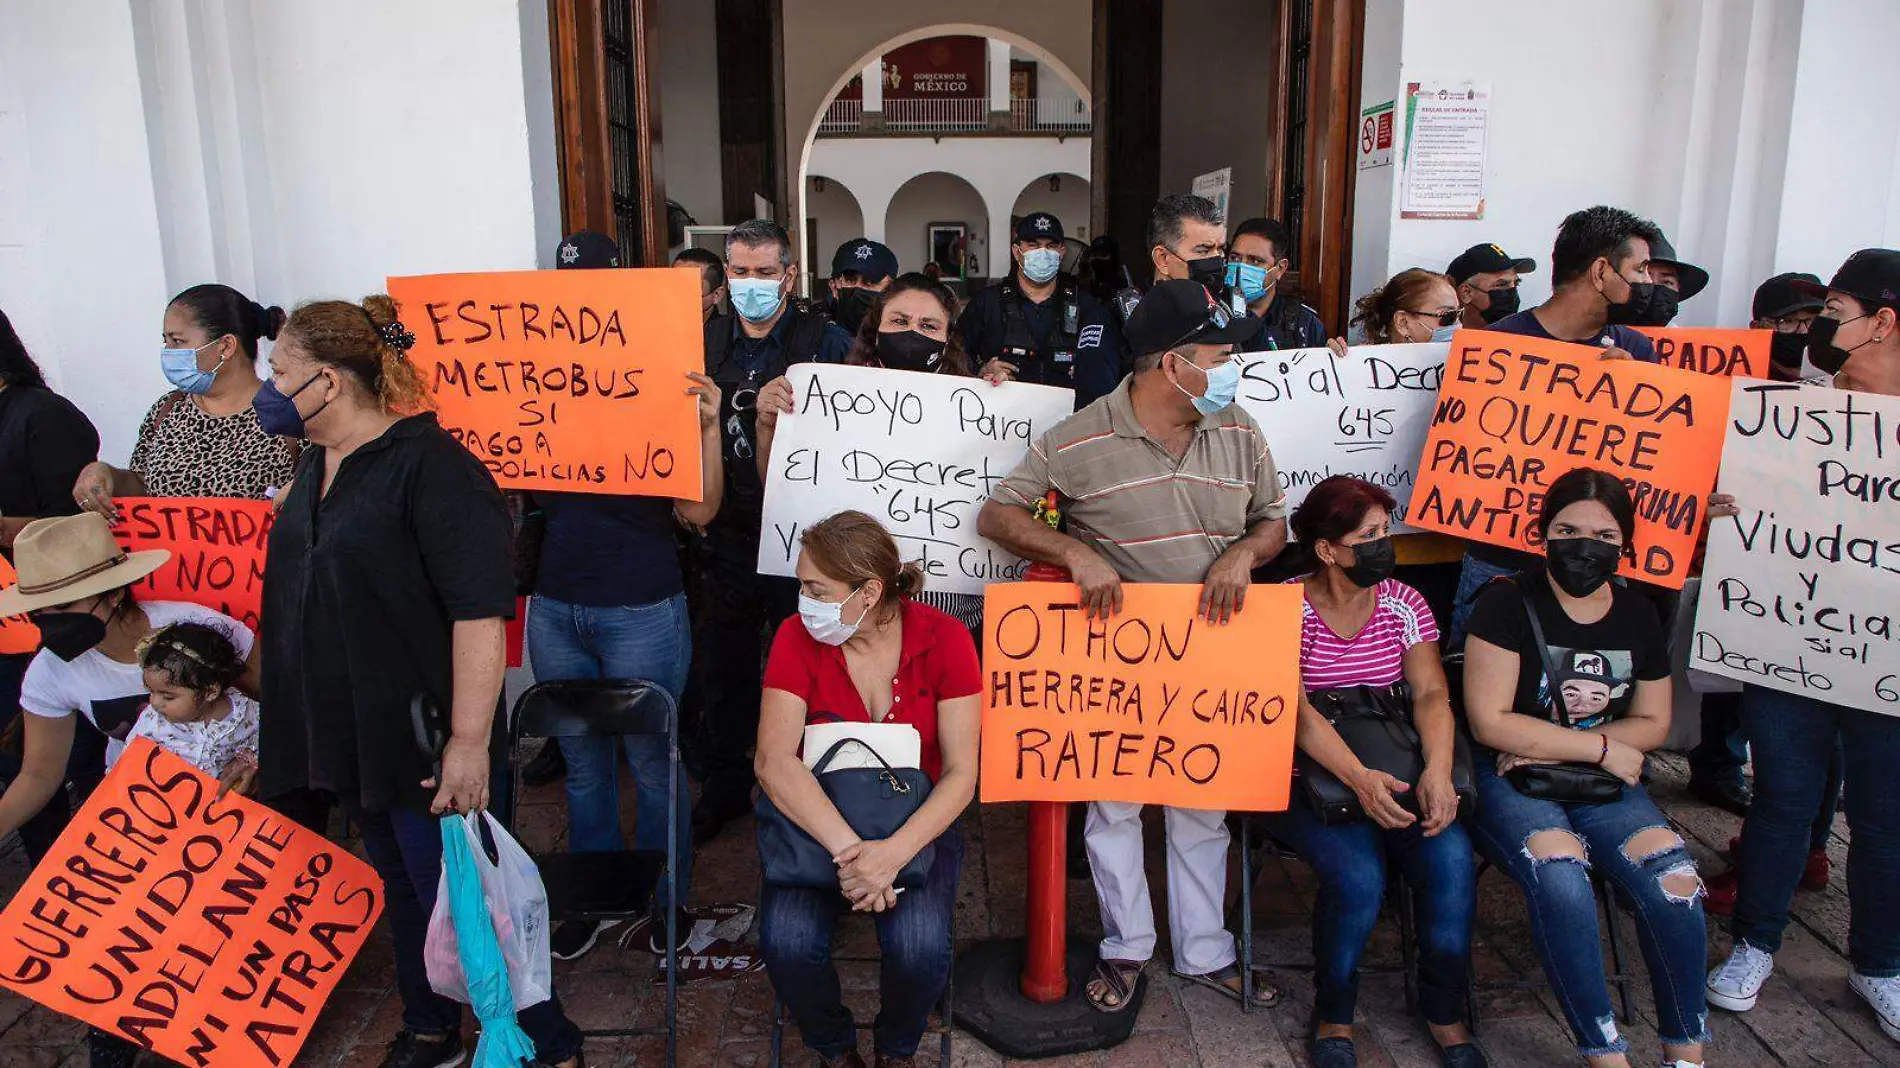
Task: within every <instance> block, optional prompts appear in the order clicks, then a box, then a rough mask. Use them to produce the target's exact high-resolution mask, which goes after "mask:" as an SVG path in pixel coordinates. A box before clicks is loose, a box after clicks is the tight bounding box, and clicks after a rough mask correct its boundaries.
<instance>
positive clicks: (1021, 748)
mask: <svg viewBox="0 0 1900 1068" xmlns="http://www.w3.org/2000/svg"><path fill="white" fill-rule="evenodd" d="M1303 596H1304V595H1303V594H1302V593H1301V592H1300V587H1299V586H1298V585H1277V584H1276V585H1263V586H1254V587H1253V588H1251V589H1249V590H1248V591H1247V602H1246V606H1245V607H1244V608H1243V609H1242V610H1241V611H1240V613H1239V614H1238V615H1236V616H1234V617H1233V618H1232V619H1231V620H1229V621H1228V622H1226V623H1224V624H1213V623H1209V622H1208V621H1207V619H1206V618H1205V616H1204V615H1203V614H1202V613H1201V611H1200V599H1201V587H1200V586H1199V585H1160V584H1124V585H1123V586H1122V597H1123V601H1122V609H1121V611H1119V612H1118V613H1116V614H1115V615H1114V616H1112V617H1110V618H1108V619H1089V618H1087V617H1085V616H1084V615H1083V613H1082V604H1081V597H1080V594H1079V593H1078V591H1077V589H1076V587H1075V586H1073V585H1071V584H1069V583H1058V582H1010V583H998V584H996V585H994V586H991V587H990V588H989V589H988V590H987V591H986V592H985V594H984V600H983V650H984V655H983V671H984V674H985V679H984V684H983V732H982V739H983V744H982V760H981V762H980V763H981V765H982V771H981V775H980V776H979V781H980V782H981V783H982V791H983V801H984V802H985V803H989V802H995V801H1132V802H1137V803H1141V804H1153V805H1177V806H1180V807H1182V808H1201V809H1217V810H1227V811H1236V812H1278V811H1281V810H1283V809H1285V808H1286V806H1287V796H1288V793H1289V789H1290V785H1291V779H1292V774H1293V735H1294V729H1295V724H1296V722H1297V721H1298V718H1299V716H1298V711H1299V694H1300V665H1299V654H1300V605H1301V601H1302V598H1303Z"/></svg>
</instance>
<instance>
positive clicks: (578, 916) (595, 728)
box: [508, 679, 680, 1068]
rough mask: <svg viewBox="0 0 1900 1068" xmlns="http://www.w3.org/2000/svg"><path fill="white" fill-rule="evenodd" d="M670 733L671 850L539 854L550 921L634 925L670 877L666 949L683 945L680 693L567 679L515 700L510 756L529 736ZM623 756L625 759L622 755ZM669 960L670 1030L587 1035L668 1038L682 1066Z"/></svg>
mask: <svg viewBox="0 0 1900 1068" xmlns="http://www.w3.org/2000/svg"><path fill="white" fill-rule="evenodd" d="M623 734H644V735H665V736H666V740H667V744H666V753H667V770H666V849H665V850H664V851H660V850H623V851H621V852H617V853H545V854H539V855H536V856H535V858H534V859H535V864H536V865H538V866H539V867H540V869H541V881H542V883H544V884H545V885H546V886H547V891H548V918H549V920H550V921H551V922H555V921H578V922H598V921H603V920H617V921H621V922H627V921H630V920H636V919H638V918H639V917H641V916H643V915H645V914H646V913H647V911H648V910H649V909H650V907H651V905H652V902H653V892H654V890H656V889H657V888H658V887H659V883H660V876H661V873H663V872H664V873H665V875H666V879H667V900H668V902H670V903H671V904H672V905H673V907H671V908H668V909H666V910H665V912H666V945H667V946H669V947H677V946H678V945H679V929H678V928H679V907H678V906H679V904H680V902H679V894H678V884H677V877H676V875H675V873H676V872H677V871H678V870H679V869H678V863H677V861H678V857H677V855H676V854H677V842H678V840H679V818H680V813H679V775H680V748H679V710H678V707H677V706H676V704H675V702H674V700H673V695H672V694H669V693H667V692H666V690H665V689H663V688H661V687H660V686H659V685H658V684H656V683H652V682H648V681H646V680H645V679H565V680H558V681H550V682H541V683H536V684H535V685H533V686H530V687H529V688H528V690H527V692H526V693H523V694H522V695H521V699H520V700H518V701H516V702H515V710H514V715H513V716H512V717H511V722H510V725H509V731H508V742H509V746H510V751H511V752H512V751H514V750H516V749H518V748H519V747H520V744H521V740H522V739H524V738H581V737H608V736H618V735H623ZM615 759H616V760H618V759H619V754H618V752H616V754H615ZM510 765H511V767H512V768H513V770H512V772H511V780H512V786H513V789H512V790H511V791H510V797H509V805H508V823H509V826H511V827H512V826H513V825H514V817H515V807H516V805H517V804H518V801H517V799H518V798H519V797H520V796H521V768H520V762H519V761H511V762H510ZM668 957H669V959H668V960H667V961H666V1027H665V1029H664V1030H661V1029H658V1028H651V1027H645V1028H608V1029H602V1030H598V1031H583V1032H582V1034H584V1035H587V1036H588V1037H593V1038H621V1037H629V1036H645V1035H661V1034H663V1035H665V1036H666V1063H667V1065H668V1068H672V1066H673V1065H675V1064H676V1063H677V1045H678V1028H677V1026H676V1024H677V1022H678V1021H677V1017H678V1012H679V968H678V960H677V957H676V954H675V953H672V952H669V954H668Z"/></svg>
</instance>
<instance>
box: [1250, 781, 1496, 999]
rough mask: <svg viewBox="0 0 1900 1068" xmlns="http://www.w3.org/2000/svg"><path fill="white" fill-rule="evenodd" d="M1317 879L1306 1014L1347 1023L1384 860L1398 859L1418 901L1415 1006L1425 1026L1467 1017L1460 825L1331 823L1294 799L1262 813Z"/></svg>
mask: <svg viewBox="0 0 1900 1068" xmlns="http://www.w3.org/2000/svg"><path fill="white" fill-rule="evenodd" d="M1264 818H1265V820H1266V827H1267V830H1268V831H1269V832H1271V833H1272V834H1273V836H1274V837H1276V838H1278V839H1279V840H1280V841H1282V842H1284V843H1286V845H1287V846H1289V847H1291V848H1292V849H1293V850H1294V851H1295V852H1297V853H1298V854H1299V855H1300V857H1301V858H1302V859H1304V860H1305V861H1306V863H1307V864H1309V865H1311V866H1312V868H1313V874H1315V875H1317V876H1318V877H1319V895H1318V896H1317V898H1315V907H1314V910H1313V986H1314V989H1315V993H1314V997H1313V1015H1314V1018H1315V1019H1316V1020H1318V1021H1319V1022H1320V1023H1329V1024H1347V1025H1350V1024H1351V1023H1352V1016H1353V1006H1354V1003H1355V1002H1356V1001H1357V1000H1358V995H1359V958H1360V955H1361V954H1363V953H1364V952H1365V949H1366V940H1367V939H1368V938H1370V937H1372V928H1373V926H1374V925H1376V924H1377V923H1378V922H1379V906H1380V903H1381V902H1383V901H1384V900H1385V883H1386V864H1387V862H1388V859H1389V861H1390V862H1391V863H1393V864H1396V865H1397V866H1398V869H1399V872H1400V874H1401V875H1403V876H1404V878H1405V881H1406V882H1407V883H1408V884H1409V885H1410V886H1411V887H1412V891H1413V893H1414V894H1416V895H1417V901H1418V1007H1419V1011H1420V1013H1421V1014H1423V1015H1424V1017H1425V1019H1426V1021H1427V1022H1428V1023H1434V1024H1439V1025H1441V1026H1443V1025H1446V1024H1455V1023H1459V1022H1461V1021H1462V1020H1463V1019H1464V1018H1465V985H1466V982H1467V975H1466V971H1467V968H1468V964H1469V961H1470V958H1471V917H1472V912H1473V911H1474V909H1475V908H1476V905H1477V901H1476V898H1475V896H1474V894H1475V889H1476V885H1477V878H1476V872H1477V866H1476V863H1475V862H1474V861H1473V860H1472V856H1471V839H1470V838H1469V837H1468V836H1467V835H1466V834H1465V828H1464V825H1463V824H1462V823H1453V824H1452V825H1451V826H1449V827H1447V828H1445V829H1444V830H1443V831H1441V832H1439V833H1438V834H1437V835H1435V836H1433V837H1431V838H1427V837H1425V835H1424V834H1423V833H1421V832H1420V831H1419V829H1418V827H1417V825H1416V824H1414V825H1413V826H1411V827H1406V828H1403V829H1401V830H1396V831H1388V830H1384V829H1382V828H1380V827H1379V826H1378V825H1377V824H1375V823H1373V822H1372V821H1371V820H1356V821H1354V822H1352V823H1347V824H1340V825H1337V826H1333V827H1328V826H1326V825H1324V824H1322V823H1320V821H1319V817H1317V816H1315V815H1314V814H1313V810H1312V809H1311V808H1309V807H1307V806H1306V805H1305V804H1302V803H1301V802H1300V801H1299V800H1298V799H1295V800H1294V802H1293V806H1292V807H1291V808H1289V809H1288V810H1287V811H1285V812H1282V813H1274V814H1273V815H1270V816H1266V817H1264Z"/></svg>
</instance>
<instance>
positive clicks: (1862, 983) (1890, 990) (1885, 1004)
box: [1847, 972, 1900, 1042]
mask: <svg viewBox="0 0 1900 1068" xmlns="http://www.w3.org/2000/svg"><path fill="white" fill-rule="evenodd" d="M1847 985H1848V986H1849V987H1851V988H1852V989H1853V991H1854V993H1856V994H1859V995H1860V997H1861V1000H1862V1001H1865V1002H1866V1003H1867V1004H1868V1005H1870V1006H1872V1008H1873V1010H1874V1015H1875V1016H1877V1017H1879V1018H1880V1029H1881V1030H1882V1031H1885V1032H1887V1037H1888V1038H1891V1039H1893V1040H1894V1041H1895V1042H1900V979H1874V978H1870V977H1868V976H1865V975H1862V974H1860V973H1859V972H1855V973H1854V977H1853V978H1852V979H1849V980H1848V981H1847Z"/></svg>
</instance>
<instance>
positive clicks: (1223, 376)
mask: <svg viewBox="0 0 1900 1068" xmlns="http://www.w3.org/2000/svg"><path fill="white" fill-rule="evenodd" d="M1175 355H1176V358H1177V359H1179V360H1180V361H1181V362H1182V363H1183V364H1185V365H1187V366H1189V367H1192V368H1194V369H1195V370H1196V371H1199V372H1201V375H1202V376H1203V377H1204V378H1206V379H1207V391H1206V392H1205V393H1202V394H1201V395H1200V396H1198V397H1196V396H1195V395H1194V394H1192V393H1188V391H1187V390H1185V389H1182V388H1181V383H1179V382H1176V383H1175V384H1174V388H1175V389H1179V390H1181V392H1182V393H1186V394H1187V398H1188V400H1189V401H1191V402H1193V404H1194V410H1195V411H1197V412H1200V413H1201V414H1202V415H1213V414H1214V413H1215V412H1218V411H1220V410H1221V409H1223V408H1225V407H1227V406H1228V405H1230V404H1232V403H1234V395H1235V394H1236V393H1239V392H1240V361H1239V360H1228V361H1227V362H1226V363H1223V364H1221V365H1220V366H1219V367H1216V368H1214V369H1213V370H1211V371H1209V370H1207V369H1205V368H1203V367H1202V366H1201V365H1200V364H1197V363H1195V362H1194V361H1193V360H1190V359H1188V358H1187V357H1186V356H1182V355H1180V354H1179V353H1176V354H1175Z"/></svg>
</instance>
